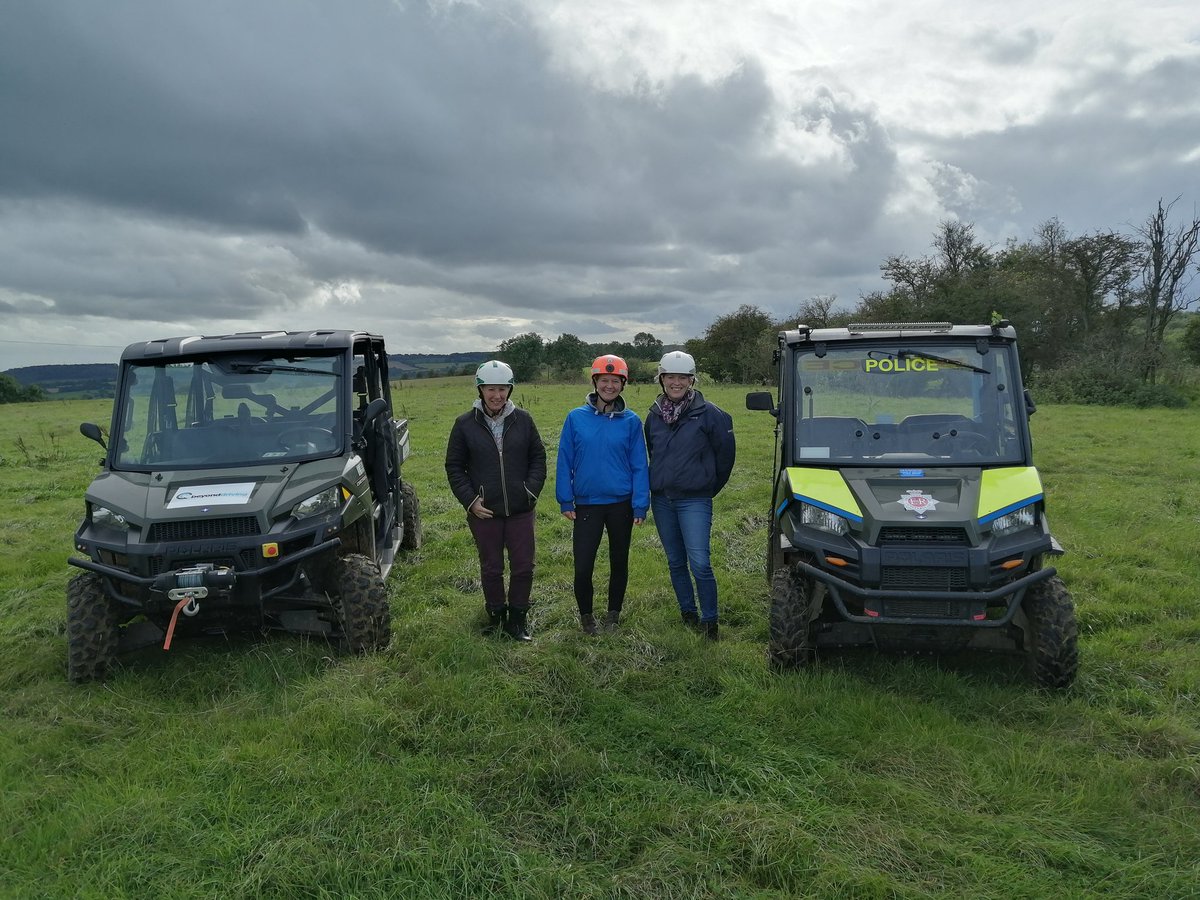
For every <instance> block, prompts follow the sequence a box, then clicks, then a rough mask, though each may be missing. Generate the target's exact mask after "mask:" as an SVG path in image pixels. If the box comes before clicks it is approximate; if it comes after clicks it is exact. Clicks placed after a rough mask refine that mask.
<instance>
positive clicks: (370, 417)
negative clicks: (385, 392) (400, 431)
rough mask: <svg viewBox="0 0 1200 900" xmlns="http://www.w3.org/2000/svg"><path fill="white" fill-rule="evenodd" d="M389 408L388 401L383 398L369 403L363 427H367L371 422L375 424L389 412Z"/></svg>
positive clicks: (377, 398)
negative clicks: (377, 419) (376, 420)
mask: <svg viewBox="0 0 1200 900" xmlns="http://www.w3.org/2000/svg"><path fill="white" fill-rule="evenodd" d="M387 407H388V405H387V401H386V400H384V399H383V398H382V397H376V398H375V399H374V400H372V401H371V402H370V403H368V404H367V408H366V409H365V410H364V411H363V417H362V420H363V426H364V427H365V426H367V425H368V424H370V423H371V422H374V421H375V419H376V418H378V417H379V416H381V415H383V414H384V413H385V412H387Z"/></svg>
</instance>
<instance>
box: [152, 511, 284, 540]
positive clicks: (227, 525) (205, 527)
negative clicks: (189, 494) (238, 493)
mask: <svg viewBox="0 0 1200 900" xmlns="http://www.w3.org/2000/svg"><path fill="white" fill-rule="evenodd" d="M261 533H262V532H261V530H260V529H259V527H258V519H257V518H256V517H255V516H233V517H231V518H228V519H188V520H185V521H181V522H155V523H154V524H153V525H151V526H150V535H149V537H148V538H147V542H148V543H151V544H157V543H160V542H162V541H196V540H206V539H211V538H227V537H250V536H252V535H256V534H261Z"/></svg>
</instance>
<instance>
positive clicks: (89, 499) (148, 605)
mask: <svg viewBox="0 0 1200 900" xmlns="http://www.w3.org/2000/svg"><path fill="white" fill-rule="evenodd" d="M80 431H81V432H82V433H83V434H84V435H85V436H87V437H90V438H92V439H93V440H95V441H97V442H99V443H100V445H101V446H102V447H105V451H106V452H105V456H104V459H103V460H102V462H101V467H102V469H103V471H102V472H101V473H100V475H98V476H97V477H96V479H95V480H94V481H93V482H92V484H91V487H89V488H88V491H87V495H86V512H85V515H84V519H83V522H82V524H80V526H79V530H78V531H77V532H76V534H75V549H76V550H77V551H78V553H79V554H80V556H76V557H74V558H72V559H71V560H70V563H71V565H73V566H78V567H79V568H81V569H83V570H84V571H83V572H82V573H81V574H79V575H77V576H75V578H73V579H72V580H71V582H70V585H69V587H68V589H67V647H68V675H69V677H70V679H71V680H72V681H88V680H92V679H97V678H102V677H103V676H104V674H105V673H106V671H107V670H108V668H109V667H110V665H111V664H112V662H113V661H114V659H115V657H116V654H117V652H118V650H119V649H124V648H126V647H129V646H135V645H144V644H145V643H147V642H148V640H149V639H153V640H155V641H162V642H163V646H164V648H169V647H170V644H171V640H172V638H173V637H174V636H175V635H177V634H181V633H184V632H197V631H199V632H208V631H216V632H220V631H227V630H231V629H264V628H281V629H285V630H290V631H299V632H305V633H309V634H323V635H327V636H329V637H332V638H338V639H340V640H342V641H343V642H344V643H345V645H346V646H347V647H348V648H349V649H350V650H351V651H353V652H365V651H368V650H374V649H379V648H382V647H385V646H386V645H387V643H388V641H389V640H390V638H391V613H390V608H389V606H388V598H387V588H386V586H385V583H384V582H385V579H386V578H387V575H388V572H389V570H390V569H391V566H392V562H393V559H394V558H395V555H396V552H397V550H398V549H399V548H401V547H404V548H409V549H412V548H416V547H418V546H419V545H420V542H421V523H420V515H419V509H418V503H417V496H416V492H415V490H413V488H412V486H411V485H410V484H408V483H407V482H403V481H401V479H400V470H401V466H402V464H403V463H404V461H405V459H407V457H408V455H409V437H408V422H407V421H406V420H404V419H395V418H393V410H392V399H391V388H390V386H389V383H388V366H387V353H386V352H385V349H384V342H383V338H381V337H380V336H379V335H375V334H366V333H363V332H355V331H305V332H271V333H251V334H231V335H223V336H219V337H180V338H169V339H167V340H158V341H146V342H140V343H136V344H131V345H130V346H129V347H127V348H126V349H125V352H124V353H123V354H122V356H121V370H120V375H119V379H118V382H117V395H116V399H115V402H114V404H113V415H112V424H111V426H110V428H109V440H108V443H107V445H106V444H105V441H104V439H103V435H102V433H101V429H100V428H99V426H97V425H94V424H91V423H85V424H83V425H81V426H80Z"/></svg>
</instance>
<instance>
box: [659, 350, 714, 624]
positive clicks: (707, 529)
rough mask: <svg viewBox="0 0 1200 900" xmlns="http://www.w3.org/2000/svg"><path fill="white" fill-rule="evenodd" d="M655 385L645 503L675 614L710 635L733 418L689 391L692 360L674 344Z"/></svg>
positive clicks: (693, 377) (692, 381)
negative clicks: (717, 532)
mask: <svg viewBox="0 0 1200 900" xmlns="http://www.w3.org/2000/svg"><path fill="white" fill-rule="evenodd" d="M658 383H659V386H660V387H661V388H662V393H661V394H659V395H658V399H657V400H655V401H654V405H653V406H651V407H650V412H649V414H648V415H647V416H646V446H647V448H648V450H649V454H650V507H651V509H653V510H654V525H655V527H656V528H657V529H658V536H659V539H660V540H661V541H662V545H663V550H664V551H665V552H666V555H667V568H668V569H669V570H670V572H671V586H672V587H673V588H674V589H675V599H676V600H677V601H679V613H680V616H682V618H683V621H684V624H686V625H690V626H692V627H695V628H698V629H699V630H700V632H701V633H702V634H704V635H705V636H706V637H708V638H710V639H712V640H714V641H715V640H716V639H717V619H718V613H717V579H716V576H714V575H713V570H712V564H711V561H710V557H711V544H712V514H713V497H715V496H716V495H717V493H718V492H719V491H720V490H721V488H723V487H725V484H726V482H728V481H729V475H730V473H731V472H732V471H733V460H734V455H735V452H736V447H735V444H734V438H733V419H732V418H730V416H729V413H727V412H725V411H724V410H723V409H721V408H720V407H718V406H717V405H716V404H715V403H709V402H708V401H707V400H705V399H704V395H703V394H701V393H700V392H699V391H698V390H696V388H695V384H696V361H695V360H694V359H692V357H691V356H690V355H688V354H687V353H682V352H680V351H679V350H674V351H672V352H670V353H667V354H665V355H664V356H663V358H662V360H661V361H660V362H659V364H658ZM689 568H690V570H691V572H690V575H689V572H688V570H689ZM693 578H694V579H695V580H696V586H695V589H693V588H692V579H693ZM697 594H699V595H700V614H699V616H698V617H697V615H696V595H697Z"/></svg>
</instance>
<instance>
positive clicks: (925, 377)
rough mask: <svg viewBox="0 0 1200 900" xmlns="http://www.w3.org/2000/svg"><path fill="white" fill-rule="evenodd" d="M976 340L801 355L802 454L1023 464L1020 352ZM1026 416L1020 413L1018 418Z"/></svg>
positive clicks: (833, 347) (881, 461) (797, 408)
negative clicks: (1018, 378) (1017, 354)
mask: <svg viewBox="0 0 1200 900" xmlns="http://www.w3.org/2000/svg"><path fill="white" fill-rule="evenodd" d="M984 347H985V349H986V350H987V352H986V353H980V352H979V347H978V346H977V345H976V343H975V341H973V340H972V341H961V342H954V343H951V342H945V341H936V342H935V341H922V340H920V339H916V340H907V339H906V340H904V341H901V342H891V343H887V344H884V343H866V342H864V343H855V344H847V345H845V346H838V345H837V344H836V343H830V344H828V345H826V348H827V349H826V352H824V354H823V355H818V354H817V350H816V349H815V348H814V349H813V350H806V351H804V352H800V353H798V354H797V356H796V394H795V396H794V400H795V404H794V412H793V415H794V421H793V426H794V427H793V429H792V434H793V442H794V443H793V451H794V452H793V454H792V456H793V458H794V459H796V460H797V461H799V462H800V464H801V465H803V461H804V460H813V461H817V460H836V461H837V464H838V465H855V464H861V465H876V466H878V465H889V466H890V465H901V466H922V465H925V466H928V465H937V466H953V465H961V466H980V465H991V464H996V463H1006V464H1015V463H1020V462H1022V461H1023V459H1024V431H1023V425H1022V424H1021V423H1023V422H1024V421H1025V417H1024V410H1023V409H1020V410H1018V407H1017V406H1016V404H1018V403H1023V402H1024V401H1023V395H1022V393H1021V391H1020V388H1019V385H1018V384H1016V383H1015V382H1016V368H1015V366H1014V364H1013V356H1012V353H1013V348H1012V347H1010V346H1009V345H984ZM1018 412H1019V413H1020V414H1018Z"/></svg>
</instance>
